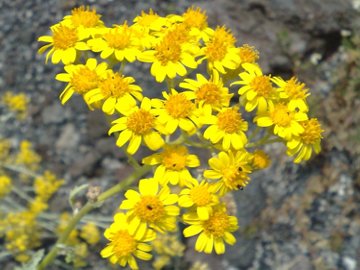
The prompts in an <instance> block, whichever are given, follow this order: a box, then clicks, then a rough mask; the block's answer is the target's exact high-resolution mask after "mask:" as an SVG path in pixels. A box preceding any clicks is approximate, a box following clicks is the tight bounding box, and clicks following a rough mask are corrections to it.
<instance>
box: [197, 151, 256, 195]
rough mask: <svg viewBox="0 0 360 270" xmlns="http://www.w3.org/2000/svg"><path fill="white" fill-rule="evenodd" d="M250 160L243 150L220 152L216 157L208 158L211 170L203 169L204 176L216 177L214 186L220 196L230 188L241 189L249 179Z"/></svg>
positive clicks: (230, 189)
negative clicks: (216, 180)
mask: <svg viewBox="0 0 360 270" xmlns="http://www.w3.org/2000/svg"><path fill="white" fill-rule="evenodd" d="M250 161H251V156H250V154H249V153H247V152H245V151H237V152H235V153H234V152H232V151H229V152H220V153H219V155H218V157H212V158H210V159H209V166H210V167H211V170H205V171H204V177H205V178H208V179H218V182H216V183H215V184H214V186H215V188H216V190H217V191H218V193H219V195H220V196H222V195H224V194H225V193H227V192H229V191H232V190H238V189H243V188H244V187H245V186H246V185H247V184H248V183H249V180H250V177H249V176H248V174H249V173H251V168H250V166H249V163H250Z"/></svg>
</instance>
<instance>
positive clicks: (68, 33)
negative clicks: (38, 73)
mask: <svg viewBox="0 0 360 270" xmlns="http://www.w3.org/2000/svg"><path fill="white" fill-rule="evenodd" d="M77 41H78V36H77V31H76V29H75V28H70V27H67V26H64V25H59V26H57V27H56V28H54V30H53V42H54V48H55V49H62V50H65V49H68V48H71V47H74V46H75V44H76V42H77Z"/></svg>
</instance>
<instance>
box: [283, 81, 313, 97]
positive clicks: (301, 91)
mask: <svg viewBox="0 0 360 270" xmlns="http://www.w3.org/2000/svg"><path fill="white" fill-rule="evenodd" d="M284 92H285V93H287V94H288V96H289V98H291V99H305V98H306V97H307V96H308V95H309V94H308V89H307V88H305V84H304V83H300V82H298V80H297V79H296V78H295V77H292V78H291V79H290V80H288V81H287V82H286V85H285V87H284Z"/></svg>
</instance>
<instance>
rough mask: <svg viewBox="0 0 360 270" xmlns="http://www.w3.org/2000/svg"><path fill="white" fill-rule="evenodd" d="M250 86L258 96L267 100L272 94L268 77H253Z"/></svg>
mask: <svg viewBox="0 0 360 270" xmlns="http://www.w3.org/2000/svg"><path fill="white" fill-rule="evenodd" d="M250 86H251V87H252V88H253V89H254V90H255V91H256V93H257V94H258V95H259V96H262V97H265V98H268V97H270V95H271V94H272V92H273V87H272V85H271V82H270V77H269V76H264V75H262V76H258V77H255V78H254V79H253V80H252V81H251V82H250Z"/></svg>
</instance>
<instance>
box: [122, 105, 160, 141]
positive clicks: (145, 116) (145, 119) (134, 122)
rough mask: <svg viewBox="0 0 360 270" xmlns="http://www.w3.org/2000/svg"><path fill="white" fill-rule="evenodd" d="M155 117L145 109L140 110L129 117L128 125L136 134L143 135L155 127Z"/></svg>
mask: <svg viewBox="0 0 360 270" xmlns="http://www.w3.org/2000/svg"><path fill="white" fill-rule="evenodd" d="M154 121H155V118H154V116H153V115H152V114H151V113H150V112H149V111H146V110H144V109H139V110H138V111H135V112H134V113H132V114H131V115H129V116H128V118H127V122H126V125H127V127H128V128H129V129H130V130H131V131H133V132H134V133H136V134H139V135H143V134H146V133H148V132H149V131H150V130H152V128H153V127H154Z"/></svg>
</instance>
